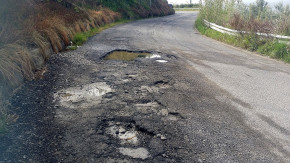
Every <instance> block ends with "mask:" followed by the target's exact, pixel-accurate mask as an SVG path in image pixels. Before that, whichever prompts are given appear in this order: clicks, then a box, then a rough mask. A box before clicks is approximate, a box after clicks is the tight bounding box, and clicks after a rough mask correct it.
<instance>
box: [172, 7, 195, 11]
mask: <svg viewBox="0 0 290 163" xmlns="http://www.w3.org/2000/svg"><path fill="white" fill-rule="evenodd" d="M173 9H174V10H175V11H199V9H197V8H173Z"/></svg>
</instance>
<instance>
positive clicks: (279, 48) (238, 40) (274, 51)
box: [195, 17, 290, 63]
mask: <svg viewBox="0 0 290 163" xmlns="http://www.w3.org/2000/svg"><path fill="white" fill-rule="evenodd" d="M195 27H196V29H197V30H198V31H199V32H200V33H201V34H202V35H205V36H208V37H211V38H213V39H215V40H218V41H222V42H225V43H227V44H230V45H234V46H238V47H241V48H244V49H247V50H250V51H256V52H258V53H260V54H262V55H266V56H270V57H271V58H276V59H280V60H283V61H285V62H288V63H290V46H289V44H288V45H287V43H285V42H281V41H278V40H277V39H269V38H263V37H259V36H257V35H255V34H249V35H243V36H242V35H238V36H233V35H228V34H224V33H221V32H218V31H216V30H213V29H211V28H209V27H207V26H206V25H205V24H204V23H203V21H202V19H201V18H200V17H198V18H197V19H196V21H195Z"/></svg>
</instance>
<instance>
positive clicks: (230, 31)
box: [203, 20, 290, 40]
mask: <svg viewBox="0 0 290 163" xmlns="http://www.w3.org/2000/svg"><path fill="white" fill-rule="evenodd" d="M203 21H204V24H205V25H206V26H208V27H210V28H212V29H214V30H216V31H219V32H221V33H226V34H229V35H238V34H239V33H250V32H247V31H237V30H234V29H229V28H225V27H222V26H219V25H217V24H215V23H211V22H209V21H207V20H203ZM257 35H259V36H271V37H275V38H278V39H286V40H290V36H282V35H275V34H267V33H257Z"/></svg>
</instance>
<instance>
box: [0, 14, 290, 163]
mask: <svg viewBox="0 0 290 163" xmlns="http://www.w3.org/2000/svg"><path fill="white" fill-rule="evenodd" d="M196 14H197V13H194V12H188V13H177V14H176V15H173V16H168V17H163V18H154V19H147V20H141V21H136V22H132V23H128V24H125V25H121V26H118V27H114V28H111V29H108V30H106V31H104V32H103V33H101V34H99V35H97V36H95V37H93V38H91V39H90V40H89V41H88V43H86V44H85V45H84V46H83V47H81V48H79V49H78V50H76V51H71V52H66V53H61V54H59V55H55V56H54V57H52V58H51V59H50V61H49V62H48V64H47V67H48V72H47V73H46V74H45V76H44V79H43V80H37V81H32V82H27V83H26V84H25V85H24V86H23V87H22V88H21V89H20V90H18V92H17V93H16V95H15V96H14V98H13V100H12V107H13V108H12V109H13V110H14V111H15V112H16V113H17V114H18V115H19V116H20V117H19V120H18V122H17V123H16V124H14V125H13V126H12V127H11V128H12V129H11V132H10V133H9V134H8V135H7V136H6V137H5V138H4V139H3V140H1V146H0V148H1V154H0V162H288V161H289V158H290V156H289V151H290V150H289V148H288V147H289V131H290V130H289V122H288V123H287V121H286V123H285V121H284V119H283V116H280V118H281V119H280V121H277V120H275V118H272V119H271V117H275V116H276V114H274V113H273V112H274V111H275V109H280V110H279V113H281V114H286V115H285V116H286V117H287V116H288V117H289V111H288V110H287V108H285V106H287V98H288V99H289V96H283V97H284V98H283V97H282V98H281V100H280V102H281V103H283V104H280V103H279V104H277V105H275V103H278V102H277V101H276V102H275V101H274V102H273V100H272V99H275V98H274V97H273V98H272V96H270V97H268V99H269V101H270V104H271V108H272V110H271V111H272V112H266V111H261V110H262V109H261V108H264V107H262V106H260V105H259V104H260V102H259V99H257V98H256V97H255V96H254V95H253V96H252V97H251V98H256V101H258V102H251V101H247V99H248V98H245V97H244V96H245V95H247V94H242V95H241V94H239V93H241V92H243V91H245V92H254V91H257V89H256V87H255V86H256V85H253V86H252V87H249V88H248V90H239V89H242V88H244V87H239V84H241V85H242V84H243V83H244V82H246V80H248V79H244V80H243V81H241V80H240V82H234V81H235V80H238V79H239V76H241V77H243V75H241V73H242V72H241V71H237V72H236V76H235V75H232V79H230V81H231V82H232V83H231V82H229V80H228V78H227V75H228V74H230V73H232V72H233V71H235V70H243V69H242V68H240V69H239V68H233V66H240V67H243V68H245V69H246V70H245V71H243V72H245V73H247V74H248V75H250V76H252V75H253V73H263V72H262V71H267V72H268V71H269V73H270V75H271V72H272V73H278V74H279V75H280V77H281V78H284V77H285V76H286V79H287V77H288V78H289V72H290V71H289V66H288V65H283V64H282V63H280V62H277V61H273V60H269V59H267V58H262V57H259V56H255V55H253V56H251V55H249V54H247V53H246V52H243V51H240V50H236V49H233V48H231V47H228V46H225V45H223V44H220V43H218V42H215V41H212V40H210V39H207V38H204V37H202V36H200V35H198V34H197V33H196V31H194V29H193V22H194V20H193V19H194V17H195V16H196ZM169 31H170V32H169ZM207 44H209V45H212V46H206V45H207ZM206 47H207V48H206ZM118 49H123V50H129V51H147V52H150V53H152V54H155V56H158V57H151V58H150V57H147V58H146V57H145V58H137V59H136V60H134V61H119V60H104V59H103V58H104V56H105V55H106V54H108V53H109V52H111V51H113V50H118ZM219 49H221V50H219ZM228 51H231V53H229V52H228ZM233 53H234V54H233ZM229 54H232V56H230V55H229ZM230 57H232V58H230ZM253 63H255V64H253ZM266 63H267V64H266ZM270 63H271V64H270ZM225 65H227V66H225ZM271 66H273V68H272V67H271ZM222 68H224V70H222ZM250 70H253V71H255V70H256V71H258V72H253V71H250ZM274 75H275V74H274ZM263 79H264V80H266V81H265V82H267V78H263ZM275 79H276V78H275ZM286 79H281V82H280V84H282V85H283V84H284V88H283V89H284V90H281V93H282V95H284V94H283V93H284V91H286V92H287V91H289V83H288V86H287V82H285V83H283V81H284V80H286ZM223 80H225V81H224V82H223ZM252 80H253V79H251V81H252ZM256 80H258V79H256ZM252 82H253V81H252ZM224 84H228V87H225V86H224ZM235 84H237V86H236V85H235ZM243 86H244V85H243ZM259 86H261V85H259ZM261 87H262V86H261ZM269 87H271V86H269ZM272 87H275V85H272ZM236 89H237V91H239V92H238V93H235V91H236ZM276 90H277V91H279V89H276ZM288 94H289V92H288ZM274 95H276V93H274ZM259 96H260V99H262V100H263V95H259ZM289 101H290V100H289ZM289 101H288V104H289ZM261 103H266V104H267V103H269V102H268V101H267V100H266V101H261ZM284 105H285V106H284ZM288 106H289V105H288ZM241 108H247V109H241ZM281 108H282V109H281ZM283 108H284V111H283V113H282V110H283ZM264 109H267V107H265V108H264ZM288 109H289V108H288ZM273 110H274V111H273ZM257 117H258V118H257ZM260 121H263V122H266V124H264V123H262V122H260ZM249 122H251V123H249ZM267 124H268V125H271V124H272V125H271V126H270V127H272V128H273V129H271V130H270V129H269V130H266V129H268V128H270V127H269V126H267ZM275 129H276V130H277V131H276V130H275ZM265 133H267V134H265ZM2 151H3V152H2Z"/></svg>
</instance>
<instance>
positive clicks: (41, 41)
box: [0, 0, 174, 132]
mask: <svg viewBox="0 0 290 163" xmlns="http://www.w3.org/2000/svg"><path fill="white" fill-rule="evenodd" d="M151 2H152V3H150V1H149V0H144V1H143V0H142V1H140V0H21V1H20V0H0V101H3V98H6V97H9V95H10V94H11V92H12V91H13V90H14V89H15V88H17V87H18V86H19V85H20V84H21V83H22V82H23V80H33V79H36V78H41V76H39V74H41V73H38V72H41V71H42V70H43V69H45V68H44V67H43V65H44V63H45V61H46V60H47V59H48V58H49V57H50V56H51V55H52V54H53V53H58V52H61V51H63V50H65V47H66V46H68V45H71V41H73V40H74V39H76V38H77V36H78V35H80V34H81V33H85V36H91V35H92V34H95V33H97V32H98V31H100V30H101V29H104V28H105V27H106V28H107V27H110V25H108V24H111V23H113V22H116V21H119V20H129V19H130V20H132V19H138V18H147V17H151V16H164V15H169V14H173V13H174V10H173V9H171V8H170V7H169V5H168V3H167V1H166V0H165V1H164V0H152V1H151ZM2 106H3V105H2V104H1V102H0V132H1V126H3V125H2V124H3V123H2V122H1V121H2V120H3V119H6V118H7V117H4V112H3V109H1V108H2ZM1 110H2V111H1Z"/></svg>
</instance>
